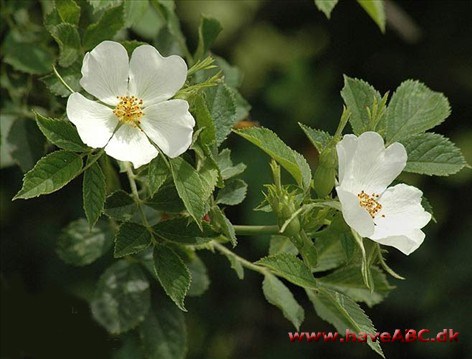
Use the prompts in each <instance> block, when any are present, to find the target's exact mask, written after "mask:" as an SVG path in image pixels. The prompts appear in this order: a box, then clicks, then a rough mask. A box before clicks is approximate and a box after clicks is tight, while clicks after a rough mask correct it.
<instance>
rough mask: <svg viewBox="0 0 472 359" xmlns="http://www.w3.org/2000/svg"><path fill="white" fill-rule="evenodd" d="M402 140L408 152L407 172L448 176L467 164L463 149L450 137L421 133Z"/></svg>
mask: <svg viewBox="0 0 472 359" xmlns="http://www.w3.org/2000/svg"><path fill="white" fill-rule="evenodd" d="M400 142H401V143H402V144H403V145H404V146H405V149H406V152H407V154H408V160H407V162H406V167H405V169H404V171H406V172H413V173H420V174H426V175H430V176H448V175H451V174H454V173H456V172H458V171H460V170H461V169H462V168H463V167H464V166H465V165H466V164H467V163H466V161H465V159H464V156H463V155H462V153H461V150H460V149H459V148H457V147H456V146H455V145H454V144H453V143H452V142H451V141H450V140H449V139H448V138H446V137H444V136H441V135H438V134H436V133H431V132H427V133H421V134H418V135H414V136H411V137H409V138H407V139H406V140H401V141H400Z"/></svg>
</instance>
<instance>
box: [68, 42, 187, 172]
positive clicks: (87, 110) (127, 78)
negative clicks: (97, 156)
mask: <svg viewBox="0 0 472 359" xmlns="http://www.w3.org/2000/svg"><path fill="white" fill-rule="evenodd" d="M186 77H187V65H186V64H185V61H184V60H183V59H182V58H181V57H180V56H176V55H173V56H169V57H163V56H161V54H159V52H158V51H157V50H156V49H155V48H154V47H152V46H150V45H143V46H139V47H137V48H136V49H135V50H134V52H133V54H132V55H131V59H129V58H128V53H127V51H126V49H125V48H124V47H123V46H122V45H121V44H119V43H117V42H113V41H104V42H102V43H100V44H99V45H98V46H97V47H95V48H94V49H93V50H92V51H91V52H89V53H87V54H86V55H85V57H84V62H83V65H82V79H81V80H80V84H81V85H82V87H83V88H84V89H85V91H87V92H88V93H89V94H91V95H93V96H95V97H96V98H97V99H98V100H99V101H91V100H89V99H87V98H85V97H84V96H82V95H81V94H80V93H77V92H75V93H73V94H71V95H70V96H69V99H68V101H67V116H68V117H69V120H70V121H71V122H72V123H73V124H74V125H75V126H76V127H77V131H78V132H79V136H80V138H81V139H82V141H83V142H84V143H85V144H87V145H88V146H90V147H93V148H103V147H105V152H106V153H107V154H108V155H110V156H111V157H114V158H116V159H117V160H120V161H129V162H132V163H133V166H134V167H135V168H137V167H140V166H142V165H144V164H146V163H149V162H150V161H151V160H152V159H153V158H154V157H156V156H157V155H158V150H157V149H156V147H155V146H154V145H153V144H152V143H151V141H152V142H153V143H154V144H155V145H157V146H158V147H159V149H160V150H161V151H162V152H163V153H165V154H166V155H167V156H169V157H172V158H173V157H177V156H179V155H180V154H182V153H183V152H185V151H186V150H187V149H188V147H189V146H190V143H191V141H192V133H193V127H194V126H195V120H194V118H193V117H192V115H191V114H190V112H189V111H188V109H189V105H188V103H187V101H184V100H178V99H173V100H169V99H170V98H171V97H172V96H174V95H175V94H176V92H177V91H178V90H179V89H180V88H181V87H182V86H183V84H184V83H185V80H186ZM150 140H151V141H150Z"/></svg>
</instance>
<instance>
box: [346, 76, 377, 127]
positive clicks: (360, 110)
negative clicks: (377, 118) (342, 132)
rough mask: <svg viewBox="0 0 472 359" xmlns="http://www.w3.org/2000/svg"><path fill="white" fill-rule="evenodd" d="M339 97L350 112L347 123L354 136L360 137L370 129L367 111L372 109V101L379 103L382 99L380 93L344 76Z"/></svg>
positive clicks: (362, 82)
mask: <svg viewBox="0 0 472 359" xmlns="http://www.w3.org/2000/svg"><path fill="white" fill-rule="evenodd" d="M341 97H342V98H343V100H344V103H345V104H346V107H347V109H348V110H349V111H350V112H351V116H350V117H349V122H350V124H351V127H352V130H353V132H354V134H356V135H360V134H361V133H363V132H365V131H368V130H369V129H371V128H370V123H369V112H368V111H367V109H368V108H371V107H372V105H373V104H374V101H377V103H381V101H382V97H381V96H380V93H379V92H378V91H377V90H376V89H375V88H373V87H372V86H371V85H369V84H368V83H367V82H365V81H363V80H359V79H355V78H350V77H347V76H344V87H343V89H342V90H341ZM374 99H375V100H374ZM371 130H373V129H371Z"/></svg>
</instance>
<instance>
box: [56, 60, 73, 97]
mask: <svg viewBox="0 0 472 359" xmlns="http://www.w3.org/2000/svg"><path fill="white" fill-rule="evenodd" d="M52 70H53V71H54V74H55V75H56V76H57V78H58V79H59V81H61V82H62V84H63V85H64V86H65V87H66V88H67V89H68V90H69V91H70V93H74V92H75V91H74V90H72V87H70V86H69V85H68V84H67V82H65V81H64V79H63V78H62V76H61V75H60V74H59V72H57V70H56V67H55V66H54V65H52Z"/></svg>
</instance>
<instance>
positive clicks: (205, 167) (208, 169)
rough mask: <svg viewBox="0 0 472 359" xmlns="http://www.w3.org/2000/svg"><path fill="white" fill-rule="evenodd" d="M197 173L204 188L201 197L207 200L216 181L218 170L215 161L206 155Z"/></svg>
mask: <svg viewBox="0 0 472 359" xmlns="http://www.w3.org/2000/svg"><path fill="white" fill-rule="evenodd" d="M198 175H199V176H200V179H201V181H202V184H203V189H204V193H203V194H202V199H203V200H204V201H207V200H208V198H210V196H211V194H212V193H213V191H214V190H215V187H216V184H217V183H218V178H219V170H218V166H217V165H216V162H215V161H214V160H213V159H212V158H211V157H209V156H208V157H206V158H205V159H204V161H203V162H202V164H201V166H200V169H199V170H198Z"/></svg>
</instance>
